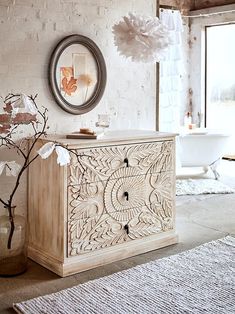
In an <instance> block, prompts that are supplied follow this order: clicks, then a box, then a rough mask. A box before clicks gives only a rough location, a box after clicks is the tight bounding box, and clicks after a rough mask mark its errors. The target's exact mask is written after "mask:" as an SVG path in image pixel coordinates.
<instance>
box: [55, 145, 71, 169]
mask: <svg viewBox="0 0 235 314" xmlns="http://www.w3.org/2000/svg"><path fill="white" fill-rule="evenodd" d="M55 150H56V153H57V164H59V165H60V166H65V165H67V164H69V163H70V155H69V152H68V151H67V149H66V148H64V147H61V146H56V148H55Z"/></svg>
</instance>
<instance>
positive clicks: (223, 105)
mask: <svg viewBox="0 0 235 314" xmlns="http://www.w3.org/2000/svg"><path fill="white" fill-rule="evenodd" d="M205 118H206V119H205V121H206V127H208V128H210V129H224V130H228V129H229V130H230V131H232V132H233V134H234V135H235V24H226V25H218V26H208V27H206V105H205Z"/></svg>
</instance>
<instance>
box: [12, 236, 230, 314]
mask: <svg viewBox="0 0 235 314" xmlns="http://www.w3.org/2000/svg"><path fill="white" fill-rule="evenodd" d="M234 256H235V238H233V237H226V238H223V239H220V240H216V241H212V242H209V243H206V244H204V245H201V246H199V247H197V248H195V249H192V250H190V251H186V252H183V253H180V254H177V255H173V256H170V257H167V258H163V259H161V260H157V261H153V262H150V263H146V264H143V265H139V266H136V267H134V268H131V269H128V270H125V271H122V272H118V273H115V274H113V275H110V276H107V277H103V278H100V279H96V280H93V281H90V282H87V283H85V284H82V285H79V286H75V287H73V288H69V289H66V290H62V291H60V292H57V293H53V294H50V295H47V296H43V297H38V298H35V299H32V300H29V301H25V302H22V303H18V304H15V305H14V309H15V310H16V311H17V312H18V313H23V314H42V313H50V314H58V313H63V314H75V313H77V314H78V313H80V314H91V313H92V314H104V313H105V314H114V313H115V314H124V313H129V314H130V313H133V314H134V313H135V314H139V313H143V314H152V313H156V314H173V313H175V314H176V313H177V314H183V313H187V314H196V313H197V314H202V313H207V314H229V313H231V314H232V313H235V302H234V296H235V260H234Z"/></svg>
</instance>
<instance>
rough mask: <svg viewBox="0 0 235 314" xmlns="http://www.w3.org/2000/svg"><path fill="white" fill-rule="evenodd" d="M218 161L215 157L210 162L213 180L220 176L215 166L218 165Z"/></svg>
mask: <svg viewBox="0 0 235 314" xmlns="http://www.w3.org/2000/svg"><path fill="white" fill-rule="evenodd" d="M219 162H220V158H219V159H217V160H216V161H214V162H213V163H212V164H210V168H211V170H212V172H213V174H214V176H215V180H218V179H219V177H220V174H219V172H218V171H217V167H218V165H219Z"/></svg>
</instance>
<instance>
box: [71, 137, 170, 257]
mask: <svg viewBox="0 0 235 314" xmlns="http://www.w3.org/2000/svg"><path fill="white" fill-rule="evenodd" d="M172 150H173V143H172V141H166V142H165V141H163V142H155V143H146V144H145V143H144V144H136V145H123V146H110V147H100V148H93V149H87V150H84V151H83V153H84V156H83V157H82V166H80V165H79V164H78V163H77V161H76V159H74V160H73V163H72V164H71V166H70V168H69V176H68V197H69V222H68V254H69V255H72V256H73V255H77V254H81V253H85V252H87V251H93V250H96V249H100V248H104V247H109V246H112V245H116V244H119V243H123V242H126V241H131V240H133V239H137V238H141V237H144V236H148V235H152V234H156V233H158V232H162V231H166V230H169V229H171V228H172V220H173V218H172V216H173V214H172V206H173V202H172V198H173V195H172V191H173V187H172V173H171V172H170V170H172V168H173V154H172ZM125 158H127V159H128V164H127V163H126V162H124V159H125ZM127 165H128V167H127ZM125 225H128V232H127V230H126V229H125V228H124V226H125Z"/></svg>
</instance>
